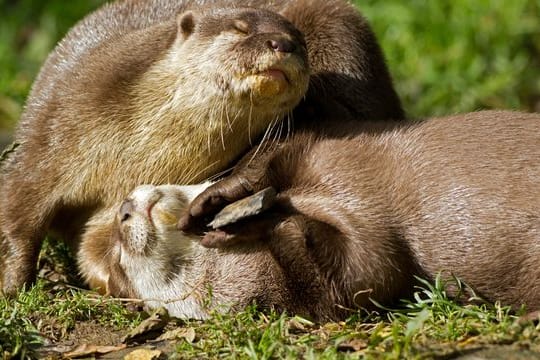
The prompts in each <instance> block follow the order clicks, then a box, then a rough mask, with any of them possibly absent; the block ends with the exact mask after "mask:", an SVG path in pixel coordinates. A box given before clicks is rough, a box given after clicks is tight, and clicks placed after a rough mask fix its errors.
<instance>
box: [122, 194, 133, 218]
mask: <svg viewBox="0 0 540 360" xmlns="http://www.w3.org/2000/svg"><path fill="white" fill-rule="evenodd" d="M134 208H135V206H134V205H133V200H130V199H127V200H125V201H124V202H123V203H122V205H121V206H120V221H121V222H124V221H126V220H127V219H129V218H130V217H131V214H132V213H133V210H134Z"/></svg>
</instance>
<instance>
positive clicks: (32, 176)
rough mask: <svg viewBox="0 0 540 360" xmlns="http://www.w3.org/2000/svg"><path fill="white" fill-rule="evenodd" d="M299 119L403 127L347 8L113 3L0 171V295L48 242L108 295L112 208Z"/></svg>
mask: <svg viewBox="0 0 540 360" xmlns="http://www.w3.org/2000/svg"><path fill="white" fill-rule="evenodd" d="M278 12H279V13H280V14H281V15H280V14H278ZM287 19H288V20H287ZM307 55H309V59H308V57H307ZM293 111H294V122H295V127H296V128H301V127H302V126H307V125H311V124H310V123H312V124H315V125H321V127H323V128H324V127H325V126H327V125H324V124H325V123H326V120H327V119H328V114H329V113H330V114H331V113H335V112H338V113H340V114H343V115H345V116H349V117H355V118H359V119H365V118H375V119H379V118H380V119H384V118H401V117H403V112H402V110H401V107H400V104H399V100H398V98H397V96H396V94H395V92H394V90H393V87H392V84H391V81H390V77H389V75H388V72H387V69H386V66H385V64H384V60H383V58H382V54H381V52H380V49H379V47H378V45H377V42H376V40H375V38H374V36H373V34H372V32H371V30H370V29H369V26H368V25H367V24H366V22H365V21H364V20H363V18H362V17H361V16H360V14H359V13H358V12H357V11H356V10H355V9H354V8H353V7H352V5H349V4H348V3H346V2H345V1H342V0H333V1H327V0H324V1H323V0H313V1H312V0H309V1H299V0H296V1H286V0H277V1H272V2H271V3H268V2H266V1H262V0H240V1H234V2H233V1H226V0H215V1H190V0H146V1H142V0H125V1H118V2H114V3H111V4H107V5H104V6H103V7H102V8H101V9H99V10H97V11H96V12H94V13H93V14H91V15H89V16H88V17H86V18H85V19H84V20H82V21H81V22H80V23H79V24H78V25H76V26H75V27H74V28H73V29H72V30H71V31H70V32H69V33H68V35H67V36H66V38H65V39H64V40H62V41H61V42H60V44H59V45H58V46H57V47H56V49H55V50H54V51H53V52H52V53H51V55H50V56H49V58H48V60H47V62H46V63H45V65H44V66H43V68H42V70H41V73H40V75H39V76H38V78H37V80H36V82H35V84H34V86H33V89H32V93H31V94H30V96H29V99H28V102H27V105H26V110H25V112H24V114H23V116H22V118H21V122H20V125H19V127H18V129H17V133H16V135H15V141H16V142H17V143H19V144H20V145H19V147H18V148H17V149H16V150H15V152H14V153H13V154H11V156H10V159H9V160H8V162H7V163H6V164H3V169H2V175H1V178H0V230H1V233H2V234H1V237H0V251H1V253H2V256H1V259H0V272H1V277H0V281H1V283H2V291H3V292H4V293H7V294H10V293H13V292H15V291H16V290H17V289H19V288H20V287H21V286H22V285H23V283H27V282H31V281H32V280H33V278H34V275H35V270H36V260H37V256H38V253H39V249H40V247H41V241H42V239H43V237H44V236H45V235H46V234H47V233H49V232H55V233H58V234H59V235H60V236H61V237H62V238H64V239H65V240H67V241H68V242H70V243H71V244H72V245H73V247H74V249H75V250H76V251H78V262H79V266H80V272H81V273H82V275H83V277H84V279H85V280H86V281H87V282H88V283H89V285H90V286H91V287H104V285H105V284H106V282H107V271H106V269H104V268H103V267H102V266H103V265H104V264H103V260H102V259H103V256H104V255H105V253H104V251H105V250H106V249H108V247H109V244H108V241H109V235H110V231H111V226H112V223H111V218H112V216H113V214H114V212H115V204H116V203H117V202H119V201H120V200H121V199H122V198H124V197H125V196H126V194H127V193H128V192H129V191H131V190H132V189H133V188H134V187H135V186H137V185H140V184H144V183H152V184H164V183H195V182H200V181H202V180H204V179H206V178H208V177H209V176H213V175H215V174H216V173H218V172H220V171H222V170H224V169H226V168H227V167H228V166H229V165H230V164H231V162H232V161H234V160H235V159H236V158H237V157H238V156H240V155H242V154H243V153H245V152H246V151H247V150H248V149H249V148H250V147H251V146H252V145H253V144H255V142H256V141H257V139H259V138H260V137H261V136H262V135H263V133H265V132H267V131H269V128H278V129H279V125H278V124H279V123H280V122H281V120H282V119H283V118H286V117H288V115H289V114H290V113H292V112H293ZM289 125H291V124H289Z"/></svg>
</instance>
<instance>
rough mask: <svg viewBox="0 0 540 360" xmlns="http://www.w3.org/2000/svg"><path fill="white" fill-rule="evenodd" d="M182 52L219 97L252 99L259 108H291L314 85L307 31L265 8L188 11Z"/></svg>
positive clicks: (182, 26) (179, 44) (183, 17)
mask: <svg viewBox="0 0 540 360" xmlns="http://www.w3.org/2000/svg"><path fill="white" fill-rule="evenodd" d="M178 28H179V36H178V40H177V44H176V46H177V49H178V52H179V53H180V54H181V56H182V58H183V59H184V60H188V61H184V63H186V64H189V70H191V71H192V73H193V74H194V75H196V76H197V77H199V78H198V79H197V81H200V79H206V80H208V82H209V83H213V86H214V89H215V90H216V91H217V92H218V93H222V94H226V93H230V94H232V95H233V96H237V97H246V96H249V97H251V98H252V99H253V101H254V104H255V105H259V106H262V105H265V104H267V105H268V106H269V105H270V104H272V106H275V105H279V106H280V107H283V108H288V110H291V109H292V108H293V107H294V106H295V105H296V104H297V103H298V102H299V101H300V99H301V98H302V97H303V96H304V94H305V92H306V91H307V86H308V81H309V69H308V60H307V50H306V43H305V41H304V38H303V35H302V33H301V32H300V31H299V30H298V29H296V28H295V27H294V26H293V25H292V24H291V23H290V22H289V21H287V20H286V19H285V18H283V17H282V16H280V15H278V14H276V13H273V12H271V11H267V10H260V9H242V8H240V9H214V10H211V11H209V12H206V13H197V12H193V11H189V12H186V13H183V14H181V15H179V17H178Z"/></svg>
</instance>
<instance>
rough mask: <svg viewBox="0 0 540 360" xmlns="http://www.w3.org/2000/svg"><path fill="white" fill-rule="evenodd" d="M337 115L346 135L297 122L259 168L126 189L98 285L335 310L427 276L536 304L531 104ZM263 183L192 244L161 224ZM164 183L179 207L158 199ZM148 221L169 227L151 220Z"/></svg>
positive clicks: (164, 296)
mask: <svg viewBox="0 0 540 360" xmlns="http://www.w3.org/2000/svg"><path fill="white" fill-rule="evenodd" d="M340 126H342V131H343V133H344V134H348V136H337V132H334V133H332V134H327V135H321V134H320V133H313V132H303V133H297V134H296V135H295V136H294V137H293V138H291V139H290V140H288V141H287V142H285V143H282V144H280V145H279V146H277V147H276V148H275V149H274V150H273V152H272V155H271V156H270V157H269V158H268V161H267V162H263V163H259V164H258V168H257V164H252V167H251V171H250V172H249V173H248V172H239V173H237V174H233V175H231V176H229V177H227V178H224V179H223V180H221V181H218V182H217V183H215V184H212V185H211V184H208V183H207V184H203V185H201V186H199V187H198V188H196V189H195V190H196V191H193V190H190V191H187V190H186V189H185V188H183V187H176V188H174V190H168V189H164V188H155V187H150V188H148V187H147V188H145V189H139V190H136V191H135V193H134V194H133V195H132V197H131V198H129V199H128V200H127V201H126V202H124V204H123V205H122V206H121V207H120V206H119V210H118V214H117V215H116V225H115V229H116V230H115V232H114V235H113V238H114V241H113V242H112V243H114V244H116V245H115V246H114V251H111V253H112V254H114V256H111V257H108V261H109V266H110V269H111V270H110V272H111V273H114V275H112V276H110V277H109V289H110V291H111V293H113V294H119V295H120V294H129V295H130V296H135V297H140V298H143V299H152V301H154V302H153V303H151V304H152V305H154V306H157V304H158V303H160V302H161V303H165V304H166V306H168V307H169V310H171V312H172V314H173V315H176V316H196V317H201V316H205V315H206V316H207V314H208V311H209V310H205V309H204V307H203V306H202V304H212V305H213V306H214V308H218V309H219V306H224V307H225V309H235V306H239V305H246V304H249V303H250V302H251V301H258V302H260V304H262V306H263V307H275V308H277V309H282V310H283V309H284V310H287V311H288V312H289V313H300V314H302V315H305V316H310V317H312V318H314V319H317V320H337V319H341V318H344V317H345V316H346V315H347V314H349V312H348V310H346V309H357V308H369V307H370V306H372V303H371V301H372V300H374V301H376V302H377V303H379V304H383V305H392V304H395V303H396V302H397V301H399V299H402V298H406V297H408V296H410V295H411V293H412V291H413V286H414V285H415V284H416V279H415V277H416V276H418V277H422V278H425V279H430V280H433V279H434V278H435V277H436V276H437V275H438V274H439V273H440V274H442V276H443V279H448V278H451V277H453V276H456V277H458V278H459V279H461V280H462V281H464V282H465V283H466V284H468V285H469V286H470V287H471V288H472V289H473V290H474V291H475V292H476V294H477V295H479V296H480V297H482V298H484V299H485V300H488V301H500V302H501V303H502V304H503V305H511V306H513V307H514V308H519V307H520V306H521V305H525V306H526V307H527V309H528V310H538V309H540V285H539V284H540V269H539V268H538V263H539V261H540V247H539V246H538V244H540V182H539V181H538V179H540V161H539V159H540V148H539V147H538V144H540V115H539V114H526V113H518V112H507V111H485V112H476V113H470V114H464V115H455V116H449V117H443V118H433V119H429V120H426V121H423V122H419V123H403V124H389V125H388V127H387V128H386V129H384V128H374V129H372V131H366V129H365V128H363V127H362V126H359V123H348V124H345V123H341V125H340ZM267 186H272V187H274V188H275V190H276V191H277V196H276V199H275V203H274V204H273V205H272V207H270V209H269V210H267V211H265V212H263V213H261V214H259V215H256V216H253V217H251V218H246V219H243V220H240V221H239V222H238V223H236V224H229V225H226V226H224V227H222V228H218V229H217V230H212V229H206V230H207V231H208V232H207V233H206V234H205V235H204V236H203V237H202V242H201V237H200V236H198V235H196V234H192V233H186V232H182V231H176V230H175V229H174V224H172V223H173V222H174V221H175V219H176V218H178V217H180V216H181V215H182V213H184V212H186V211H187V214H184V215H183V218H181V220H180V223H181V225H182V228H183V230H186V231H187V230H190V229H191V228H192V226H194V224H195V225H196V224H197V221H196V220H197V218H199V217H206V216H211V214H212V213H213V212H215V211H216V210H217V209H219V208H221V207H222V206H223V205H225V204H227V203H229V202H234V201H235V200H237V199H240V198H243V197H245V196H247V195H249V194H251V193H252V192H255V191H258V190H260V189H263V188H265V187H267ZM246 189H249V190H246ZM156 193H159V194H160V195H159V196H158V195H156ZM197 193H200V194H199V195H197V197H195V198H194V196H195V195H196V194H197ZM175 194H176V195H175ZM178 194H180V195H178ZM186 194H187V195H186ZM175 196H176V197H177V198H182V199H183V200H182V201H181V204H180V206H177V207H173V206H170V205H167V204H166V202H164V201H165V199H167V201H169V200H171V199H172V198H174V197H175ZM192 198H194V200H193V201H192V202H191V205H189V206H187V205H186V204H188V203H189V202H190V200H191V199H192ZM173 202H174V201H173ZM162 204H164V205H162ZM162 207H163V208H162ZM188 208H189V209H188ZM163 209H164V210H163ZM181 209H188V210H184V211H182V210H181ZM160 212H164V213H165V214H166V215H162V214H161V213H160ZM141 218H144V220H141ZM161 219H167V220H166V221H167V223H171V225H170V228H168V231H167V232H164V231H161V230H156V229H159V225H158V224H159V223H160V222H165V220H161ZM129 229H131V230H129ZM203 245H205V246H206V247H207V248H205V247H204V246H203ZM148 264H151V265H148ZM210 264H211V265H210ZM150 275H151V276H150ZM269 284H271V285H269ZM209 287H210V288H212V291H211V292H210V290H208V288H209ZM261 289H262V290H261ZM266 289H268V291H267V290H266ZM448 291H449V293H450V294H454V295H455V294H456V293H455V291H456V289H455V288H452V287H451V286H450V287H449V289H448ZM192 294H198V296H199V297H197V296H194V295H193V296H192ZM208 297H209V298H210V300H209V299H208ZM199 299H203V300H206V302H205V303H203V302H201V301H202V300H199ZM182 309H183V310H182ZM186 309H189V311H188V310H186ZM194 309H195V310H194ZM205 311H206V312H205Z"/></svg>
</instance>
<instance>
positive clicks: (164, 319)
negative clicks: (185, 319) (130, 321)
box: [122, 307, 170, 344]
mask: <svg viewBox="0 0 540 360" xmlns="http://www.w3.org/2000/svg"><path fill="white" fill-rule="evenodd" d="M169 320H170V317H169V313H168V312H167V309H165V308H164V307H160V308H158V309H157V310H156V311H154V313H153V314H152V315H151V316H150V317H149V318H148V319H146V320H144V321H143V322H142V323H141V324H140V325H139V326H137V327H136V328H135V329H133V330H131V332H130V333H129V334H127V335H126V336H124V338H123V339H122V342H123V343H126V344H131V343H133V342H139V341H145V340H148V339H152V338H155V337H156V336H157V334H155V332H158V331H160V330H162V329H163V328H164V327H165V326H167V324H168V323H169Z"/></svg>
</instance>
